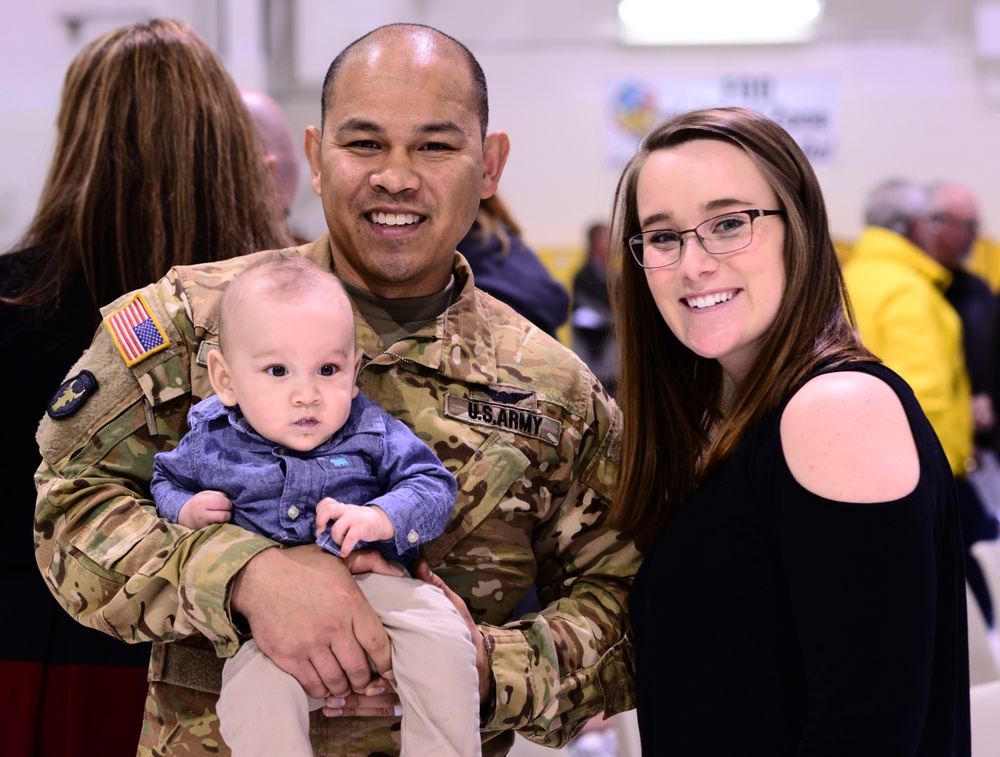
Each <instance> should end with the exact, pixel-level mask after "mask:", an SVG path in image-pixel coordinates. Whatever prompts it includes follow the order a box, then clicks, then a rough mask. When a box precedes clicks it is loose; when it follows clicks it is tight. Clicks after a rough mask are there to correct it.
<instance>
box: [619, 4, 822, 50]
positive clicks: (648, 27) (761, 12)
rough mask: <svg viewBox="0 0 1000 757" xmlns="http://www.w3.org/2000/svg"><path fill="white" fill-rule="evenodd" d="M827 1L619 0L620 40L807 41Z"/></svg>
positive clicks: (698, 42)
mask: <svg viewBox="0 0 1000 757" xmlns="http://www.w3.org/2000/svg"><path fill="white" fill-rule="evenodd" d="M822 15H823V3H822V0H754V2H748V0H693V1H692V0H620V2H619V3H618V19H619V22H620V29H621V39H622V41H623V42H625V43H627V44H631V45H732V44H777V43H787V42H805V41H807V40H809V39H811V38H812V37H813V35H814V34H815V32H816V28H817V27H818V25H819V21H820V19H821V18H822Z"/></svg>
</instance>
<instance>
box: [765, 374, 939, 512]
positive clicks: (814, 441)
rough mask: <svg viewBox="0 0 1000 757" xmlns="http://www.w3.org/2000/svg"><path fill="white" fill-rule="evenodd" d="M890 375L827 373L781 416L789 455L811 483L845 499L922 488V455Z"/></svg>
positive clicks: (893, 495)
mask: <svg viewBox="0 0 1000 757" xmlns="http://www.w3.org/2000/svg"><path fill="white" fill-rule="evenodd" d="M886 378H888V376H885V377H883V376H880V375H875V373H874V372H868V371H864V370H840V371H834V372H829V373H821V374H819V375H816V376H813V377H812V378H810V379H809V380H808V381H806V382H805V383H804V384H803V385H802V386H801V387H800V388H799V389H798V391H796V392H795V394H794V395H792V397H791V398H790V399H789V401H788V403H787V404H786V406H785V409H784V412H783V413H782V416H781V424H780V428H781V444H782V449H783V452H784V456H785V461H786V463H787V465H788V468H789V470H790V471H791V473H792V475H793V476H794V477H795V479H796V481H798V483H799V484H800V485H801V486H802V487H804V488H805V489H807V490H809V491H811V492H813V493H814V494H817V495H819V496H822V497H825V498H827V499H831V500H836V501H842V502H889V501H893V500H897V499H900V498H902V497H904V496H906V495H907V494H909V493H910V492H912V491H913V490H914V488H916V485H917V483H918V481H919V478H920V460H919V455H918V452H917V446H916V442H915V441H914V437H913V430H912V429H911V427H910V421H909V418H908V416H907V413H906V409H905V408H904V406H903V402H902V400H901V399H900V396H899V394H898V393H897V391H896V389H895V388H894V387H893V386H891V385H890V384H889V383H887V381H886V380H885V379H886Z"/></svg>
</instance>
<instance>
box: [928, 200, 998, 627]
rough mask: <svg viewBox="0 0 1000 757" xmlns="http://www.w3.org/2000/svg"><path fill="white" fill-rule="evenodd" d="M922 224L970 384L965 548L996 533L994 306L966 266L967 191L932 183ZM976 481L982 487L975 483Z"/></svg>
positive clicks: (977, 575)
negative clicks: (957, 325) (947, 277)
mask: <svg viewBox="0 0 1000 757" xmlns="http://www.w3.org/2000/svg"><path fill="white" fill-rule="evenodd" d="M923 225H924V227H925V230H924V240H925V242H924V243H925V245H926V249H927V254H928V255H930V256H931V257H932V258H934V260H936V261H937V262H938V263H940V264H941V265H942V266H944V267H945V268H946V269H948V272H949V273H950V274H951V283H950V284H949V285H948V287H947V289H945V293H944V294H945V297H946V298H947V300H948V302H949V303H951V306H952V307H953V308H955V312H956V313H958V317H959V319H960V320H961V322H962V351H963V353H964V355H965V367H966V371H967V372H968V374H969V383H970V386H971V388H972V424H973V448H972V458H971V459H970V460H968V461H967V463H966V468H967V469H968V477H967V478H968V483H969V484H971V486H970V485H968V484H966V483H965V481H964V480H963V481H962V482H961V483H960V485H959V494H960V497H959V505H960V507H961V508H962V512H961V515H962V533H963V537H964V539H965V542H966V544H967V545H968V546H971V545H972V544H974V543H975V542H977V541H991V540H993V539H996V538H997V537H998V536H1000V524H998V522H997V519H996V516H995V515H994V513H995V512H996V510H997V508H998V507H1000V501H997V498H998V497H1000V488H998V485H997V484H998V482H997V476H996V475H994V474H995V473H996V466H994V465H992V463H994V462H996V458H995V456H994V457H993V458H992V459H991V460H987V459H986V457H987V456H988V455H989V456H993V455H994V454H995V453H994V452H993V450H992V437H993V428H994V426H995V425H996V414H995V412H994V408H993V399H992V396H991V393H990V386H991V377H992V375H993V372H994V371H995V370H996V368H995V366H996V353H995V352H994V343H993V330H994V327H995V324H996V320H997V313H998V310H1000V308H998V300H997V297H996V295H995V294H994V293H993V291H992V290H991V289H990V287H989V284H987V283H986V281H985V280H984V279H982V278H980V277H979V276H977V275H976V274H974V273H972V272H971V271H969V270H968V269H967V268H966V265H967V263H968V260H969V254H970V252H971V250H972V247H973V245H974V244H975V242H976V240H977V238H978V237H979V228H980V219H979V203H978V202H977V201H976V198H975V196H974V195H973V194H972V192H970V191H969V190H968V189H967V188H966V187H964V186H961V185H958V184H954V183H939V184H935V185H932V186H931V187H930V189H929V191H928V198H927V218H926V221H924V222H923ZM963 478H965V477H963ZM981 482H982V483H983V484H984V485H979V484H980V483H981ZM966 561H967V562H968V563H969V564H968V565H967V566H966V573H967V574H968V577H969V586H970V587H972V589H973V593H974V594H975V595H976V599H977V601H978V602H979V604H980V607H981V608H982V609H983V614H984V616H985V618H986V621H987V623H988V624H990V625H994V621H995V618H994V614H995V611H996V608H994V607H993V606H992V598H991V597H990V594H989V591H988V590H987V585H986V582H985V578H984V577H983V575H982V568H981V566H980V565H979V563H978V562H977V561H976V558H975V555H972V554H971V552H970V553H969V554H968V555H967V556H966Z"/></svg>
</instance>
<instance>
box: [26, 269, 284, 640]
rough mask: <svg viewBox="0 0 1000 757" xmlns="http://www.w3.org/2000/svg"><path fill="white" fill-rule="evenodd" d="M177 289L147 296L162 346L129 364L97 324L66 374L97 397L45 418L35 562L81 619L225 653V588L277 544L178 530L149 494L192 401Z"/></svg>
mask: <svg viewBox="0 0 1000 757" xmlns="http://www.w3.org/2000/svg"><path fill="white" fill-rule="evenodd" d="M179 290H180V287H179V285H178V284H177V282H176V280H175V279H174V278H173V277H172V276H168V277H167V278H165V279H163V280H162V281H161V282H159V283H158V284H157V285H154V286H151V287H147V288H146V289H145V290H144V292H143V293H144V296H145V298H146V301H147V302H148V304H149V306H150V307H151V308H152V311H153V314H154V315H155V317H156V318H157V320H158V323H159V324H160V325H161V326H162V327H163V329H164V335H165V337H166V341H167V342H168V347H167V348H166V349H163V350H160V351H159V352H157V353H156V354H154V355H151V356H148V357H146V358H145V359H144V360H142V361H141V362H140V363H139V364H138V365H136V366H133V367H132V368H131V369H130V368H128V367H127V366H126V365H125V361H124V359H123V357H122V353H121V352H120V351H119V349H118V347H116V345H115V343H114V341H113V340H112V339H111V337H110V336H109V331H108V329H106V328H105V327H104V326H103V325H102V326H101V327H100V329H99V331H98V333H97V335H96V336H95V339H94V342H93V344H92V345H91V348H90V349H89V350H88V351H87V352H86V353H85V354H84V356H83V357H82V358H81V360H80V361H78V363H77V364H76V365H75V366H74V367H73V368H71V369H70V375H74V374H77V373H79V372H80V371H83V370H87V371H89V372H90V373H91V374H92V376H93V377H94V379H95V381H94V384H95V386H96V391H94V392H93V393H92V394H91V395H90V396H87V397H86V398H85V401H83V402H81V403H79V404H80V407H79V409H78V410H77V411H76V412H74V413H72V414H69V415H64V416H63V417H61V418H60V419H59V420H54V419H53V418H51V417H46V418H44V419H43V420H42V423H41V424H40V426H39V431H38V435H37V440H38V443H39V448H40V451H41V453H42V457H43V462H42V465H41V467H40V468H39V469H38V471H37V473H36V476H35V483H36V486H37V489H38V497H37V501H36V509H35V556H36V559H37V562H38V566H39V569H40V570H41V573H42V576H43V578H44V580H45V582H46V584H47V585H48V587H49V589H50V590H51V591H52V593H53V595H54V596H55V597H56V599H57V600H58V601H59V602H60V603H61V604H62V606H63V607H64V608H65V609H66V611H67V612H69V613H70V614H71V615H72V616H74V617H75V618H76V619H77V620H79V621H80V622H81V623H83V624H85V625H88V626H91V627H93V628H96V629H98V630H101V631H104V632H105V633H108V634H111V635H112V636H115V637H117V638H120V639H122V640H124V641H128V642H138V641H148V640H156V641H173V640H175V639H177V638H183V637H186V636H190V635H194V634H197V633H201V634H203V635H204V636H205V637H207V638H208V639H209V640H210V641H211V642H212V643H213V644H214V645H215V648H216V652H217V653H218V654H219V655H220V656H229V655H232V654H234V653H235V651H236V649H237V647H238V643H239V637H238V632H237V630H236V628H235V627H234V626H233V623H232V621H231V618H230V616H229V607H228V604H229V588H230V583H231V581H232V578H233V577H234V576H235V575H236V573H237V572H238V571H239V570H240V569H241V568H242V567H243V565H245V564H246V562H247V561H248V560H250V558H252V557H253V556H254V555H256V554H257V553H258V552H260V551H261V550H263V549H266V548H268V547H270V546H272V545H273V543H272V542H270V541H269V540H267V539H264V538H262V537H259V536H256V535H253V534H251V533H250V532H248V531H245V530H244V529H241V528H238V527H236V526H232V525H229V524H224V525H221V526H213V527H210V528H206V529H202V530H199V531H191V530H189V529H186V528H183V527H180V526H176V525H172V524H170V523H168V522H167V521H165V520H162V519H161V518H159V517H158V516H157V514H156V509H155V506H154V505H153V502H152V500H151V499H150V494H149V486H150V481H151V479H152V476H153V459H154V455H155V454H156V453H157V452H159V451H161V450H165V449H170V448H172V447H174V446H175V445H176V444H177V442H178V440H179V438H180V437H181V435H182V433H183V431H184V430H185V427H186V416H187V411H188V410H189V408H190V405H191V393H190V376H189V370H190V365H191V364H192V360H191V356H190V352H191V348H192V345H193V344H194V342H195V334H194V329H193V327H192V326H191V323H190V321H189V319H188V318H187V316H186V309H185V304H184V302H183V297H182V296H181V294H180V293H179ZM128 297H129V295H126V296H125V298H123V299H122V300H119V302H118V303H115V305H112V306H109V308H107V309H106V310H105V315H108V314H109V313H111V312H113V311H114V310H115V307H116V305H121V304H123V303H124V302H125V301H126V299H127V298H128Z"/></svg>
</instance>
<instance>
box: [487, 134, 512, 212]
mask: <svg viewBox="0 0 1000 757" xmlns="http://www.w3.org/2000/svg"><path fill="white" fill-rule="evenodd" d="M508 155H510V137H508V136H507V133H506V132H503V131H495V132H493V133H492V134H487V135H486V144H485V145H484V146H483V193H482V195H481V198H482V199H484V200H485V199H486V198H487V197H492V196H493V195H494V194H496V191H497V187H498V186H499V185H500V175H501V174H502V173H503V167H504V166H505V165H507V156H508Z"/></svg>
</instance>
